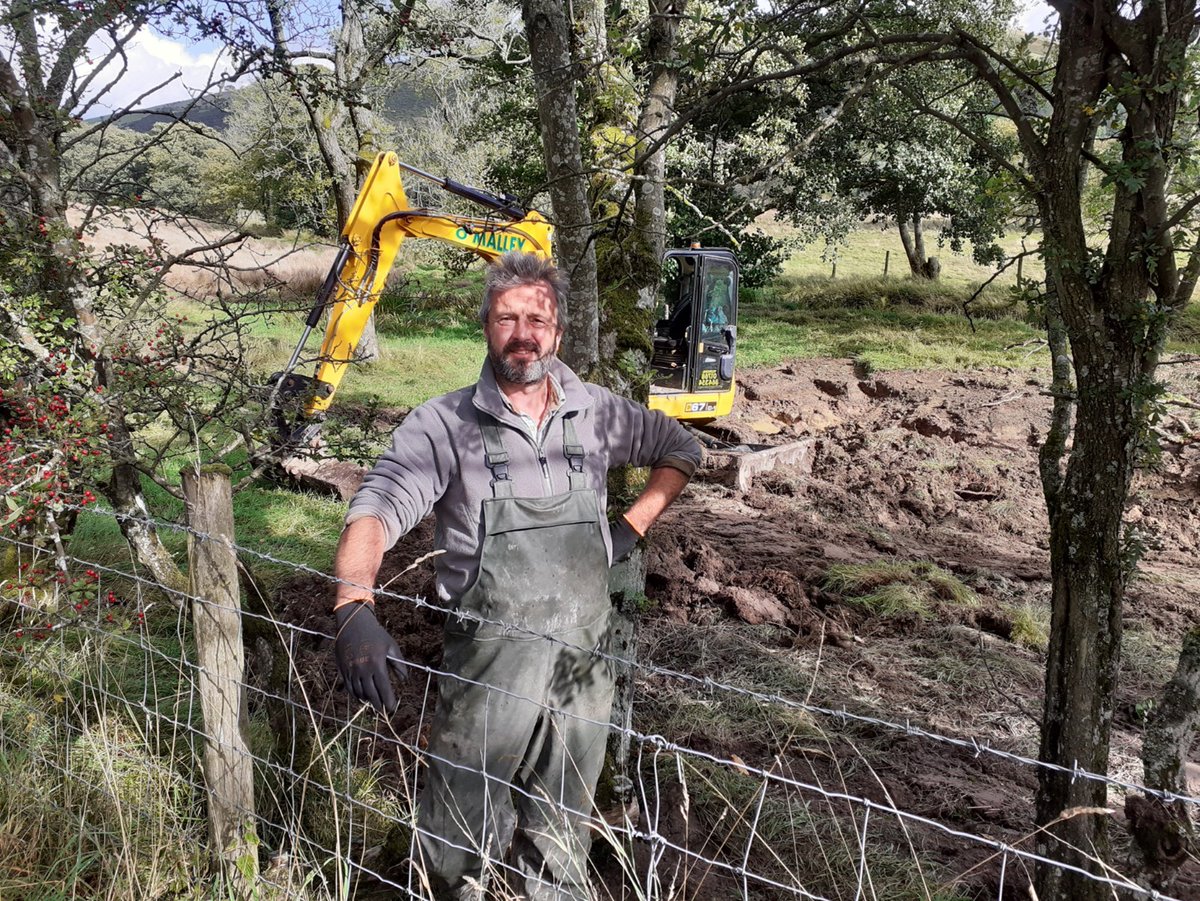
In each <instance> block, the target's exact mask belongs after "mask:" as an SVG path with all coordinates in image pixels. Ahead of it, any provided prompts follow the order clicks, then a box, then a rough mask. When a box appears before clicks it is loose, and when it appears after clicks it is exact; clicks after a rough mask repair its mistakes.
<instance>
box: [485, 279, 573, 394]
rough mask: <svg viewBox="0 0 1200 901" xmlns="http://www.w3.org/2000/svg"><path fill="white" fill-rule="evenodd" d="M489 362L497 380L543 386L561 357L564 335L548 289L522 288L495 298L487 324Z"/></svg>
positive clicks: (527, 286)
mask: <svg viewBox="0 0 1200 901" xmlns="http://www.w3.org/2000/svg"><path fill="white" fill-rule="evenodd" d="M483 334H484V337H486V338H487V346H488V359H489V360H491V361H492V367H493V368H494V369H495V371H496V376H497V377H498V378H499V379H501V380H502V381H506V382H509V383H511V384H514V385H532V384H534V383H535V382H540V381H541V380H542V379H544V378H545V377H546V375H547V373H549V371H550V361H551V360H552V359H554V355H555V354H556V353H558V345H559V342H560V341H561V340H562V331H561V330H560V329H559V327H558V302H557V301H556V300H555V299H554V291H553V290H552V289H551V288H550V286H549V285H547V284H544V283H539V284H536V285H520V286H518V287H516V288H509V289H508V290H507V291H504V292H501V293H500V294H497V295H496V296H495V297H493V298H492V308H491V309H490V310H489V311H488V318H487V322H486V323H484V326H483Z"/></svg>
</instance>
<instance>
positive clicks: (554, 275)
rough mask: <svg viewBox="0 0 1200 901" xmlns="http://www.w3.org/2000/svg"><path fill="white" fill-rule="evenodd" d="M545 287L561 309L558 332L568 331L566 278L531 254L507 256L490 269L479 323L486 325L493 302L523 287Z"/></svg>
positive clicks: (484, 286) (559, 310) (543, 260)
mask: <svg viewBox="0 0 1200 901" xmlns="http://www.w3.org/2000/svg"><path fill="white" fill-rule="evenodd" d="M538 284H546V285H548V286H549V287H550V290H551V291H553V292H554V300H555V304H556V306H557V308H558V328H559V331H566V328H567V291H568V290H569V286H568V284H567V277H566V275H564V274H563V272H562V270H561V269H559V268H558V267H557V266H555V265H554V264H553V263H552V262H550V261H549V260H547V259H545V258H544V257H539V256H537V255H535V254H532V253H506V254H504V255H503V256H502V257H500V258H499V259H498V260H496V262H494V263H492V264H491V265H490V266H488V268H487V275H485V276H484V280H483V303H482V304H481V305H480V307H479V321H480V322H482V323H483V324H484V325H487V318H488V313H489V312H490V311H491V309H492V298H494V297H495V296H496V295H497V294H503V293H504V292H505V291H508V290H510V289H512V288H519V287H521V286H522V285H538Z"/></svg>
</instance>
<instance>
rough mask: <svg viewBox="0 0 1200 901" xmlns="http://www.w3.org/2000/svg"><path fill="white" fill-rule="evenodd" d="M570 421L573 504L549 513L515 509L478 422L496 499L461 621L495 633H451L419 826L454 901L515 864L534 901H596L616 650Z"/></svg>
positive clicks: (502, 466)
mask: <svg viewBox="0 0 1200 901" xmlns="http://www.w3.org/2000/svg"><path fill="white" fill-rule="evenodd" d="M572 415H573V414H568V415H567V416H566V418H564V420H563V445H564V453H565V455H566V458H567V461H568V464H569V479H570V482H569V490H568V491H567V492H565V493H563V494H556V495H551V496H548V497H513V494H512V482H511V481H510V479H509V475H508V454H507V452H506V451H505V450H504V443H503V441H502V440H501V435H500V428H499V427H497V426H496V425H495V424H494V423H492V422H491V421H490V419H487V417H486V416H484V417H481V418H482V419H486V420H487V421H482V422H481V424H480V428H481V429H482V431H483V442H484V449H485V452H486V454H487V466H488V468H489V469H490V470H491V473H492V497H491V498H489V499H487V500H485V501H484V502H483V515H482V526H483V537H482V541H481V544H480V564H479V577H478V579H477V581H476V582H475V584H474V585H472V586H471V587H470V588H468V589H467V590H466V592H465V593H464V594H463V596H462V598H461V600H460V601H459V605H458V608H457V609H458V610H459V611H460V612H461V613H471V614H475V615H477V616H478V617H480V618H482V619H484V620H487V621H488V622H479V621H478V620H476V619H468V618H465V617H463V616H461V615H458V616H456V615H454V614H452V615H451V617H450V619H449V620H448V622H447V625H446V637H445V642H446V644H445V658H444V669H445V670H446V671H447V672H448V673H450V674H451V675H450V676H449V677H442V679H441V681H440V683H439V686H438V691H439V696H438V706H437V713H436V714H435V717H434V722H433V729H432V732H431V737H430V742H429V749H428V755H427V756H428V763H429V769H428V772H427V775H426V783H425V789H424V791H423V792H422V794H421V799H420V809H419V813H418V822H417V825H418V829H419V841H420V846H421V852H422V854H423V859H424V863H425V865H426V866H427V868H428V871H429V872H430V873H431V874H434V875H436V876H438V877H440V878H441V879H442V880H444V881H445V884H446V886H447V887H448V889H449V891H450V897H458V898H478V897H481V894H480V893H479V892H478V890H477V889H473V888H472V883H474V884H475V885H478V884H481V883H482V882H483V881H484V880H485V879H486V876H487V874H486V873H485V861H486V860H487V859H492V860H497V859H501V858H504V857H506V856H507V859H508V860H509V862H510V863H511V865H512V866H514V867H515V868H516V869H517V870H518V871H519V872H520V873H521V874H522V875H523V877H524V882H525V885H524V886H523V888H524V891H525V896H526V897H527V898H529V899H530V901H535V899H536V901H543V899H556V901H558V899H562V901H567V899H571V901H576V899H588V898H591V897H592V892H591V890H590V889H589V887H588V878H587V872H586V864H587V851H588V846H589V844H590V841H591V835H590V832H589V829H588V826H587V822H586V821H587V819H589V818H590V817H591V816H592V793H593V791H594V789H595V786H596V780H597V779H598V778H599V775H600V769H601V766H602V764H603V762H604V750H605V742H606V739H607V732H608V721H609V711H610V708H611V706H612V685H613V676H612V672H613V668H612V664H611V661H609V660H605V659H602V658H601V657H599V656H598V655H597V654H596V653H595V652H596V651H598V650H600V649H602V647H604V646H605V641H606V638H607V630H608V621H609V613H610V601H609V594H608V552H607V550H606V548H605V544H604V536H603V531H602V530H603V528H604V525H603V523H601V522H600V513H599V506H598V499H597V496H596V492H595V490H594V489H592V488H590V487H588V485H587V482H586V477H585V475H584V470H583V459H584V451H583V447H582V446H581V445H580V444H579V442H578V438H577V437H576V432H575V428H574V425H573V424H572V421H571V416H572ZM541 636H551V637H552V639H555V640H550V639H548V638H544V637H541ZM514 799H515V802H516V803H515V805H514ZM510 849H511V850H510Z"/></svg>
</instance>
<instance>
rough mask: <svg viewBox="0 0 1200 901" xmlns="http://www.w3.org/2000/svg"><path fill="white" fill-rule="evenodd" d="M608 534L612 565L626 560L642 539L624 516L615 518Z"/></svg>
mask: <svg viewBox="0 0 1200 901" xmlns="http://www.w3.org/2000/svg"><path fill="white" fill-rule="evenodd" d="M609 534H610V535H611V536H612V548H613V563H620V562H621V561H622V560H628V559H629V555H630V554H632V553H633V549H634V548H635V547H637V543H638V541H640V540H641V538H642V536H641V535H639V534H638V533H637V531H635V530H634V528H633V526H631V525H630V524H629V520H627V519H626V518H625V517H624V516H618V517H617V518H616V521H615V522H613V524H612V526H611V527H610V528H609Z"/></svg>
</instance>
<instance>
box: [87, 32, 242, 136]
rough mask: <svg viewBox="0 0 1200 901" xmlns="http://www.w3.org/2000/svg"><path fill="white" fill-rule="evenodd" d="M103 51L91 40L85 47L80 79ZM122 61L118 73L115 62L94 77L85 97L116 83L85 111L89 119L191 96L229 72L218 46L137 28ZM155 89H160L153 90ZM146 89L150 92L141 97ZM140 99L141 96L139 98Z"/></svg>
mask: <svg viewBox="0 0 1200 901" xmlns="http://www.w3.org/2000/svg"><path fill="white" fill-rule="evenodd" d="M108 52H109V46H108V45H107V44H105V43H102V39H100V38H97V39H95V40H93V42H92V43H91V44H89V46H88V54H89V56H90V58H91V62H90V63H81V64H80V66H79V72H80V75H81V77H82V76H83V75H84V74H86V73H88V72H90V71H91V70H92V69H93V68H94V67H95V66H96V65H98V64H99V62H100V61H101V60H103V59H104V58H105V56H106V55H107V54H108ZM125 56H126V58H127V60H128V64H127V68H126V71H125V72H124V73H123V74H121V61H120V60H115V61H113V62H112V63H109V65H108V66H106V67H105V69H104V71H102V72H101V73H100V74H99V75H98V76H96V79H95V80H94V81H93V83H92V92H91V96H95V92H96V91H97V90H100V89H101V88H103V86H104V85H107V84H108V83H109V82H110V81H112V80H113V79H114V78H116V79H117V81H116V83H115V84H114V85H113V86H112V87H111V88H109V89H108V90H106V91H105V92H104V95H103V96H102V97H99V98H98V99H97V100H96V103H95V105H94V106H92V107H91V108H90V109H89V110H88V115H89V116H96V115H103V114H105V113H109V112H112V111H113V110H119V109H124V108H125V107H127V106H129V105H130V104H132V103H134V102H135V101H136V102H137V105H138V106H139V107H147V106H157V105H160V104H163V103H173V102H175V101H177V100H184V99H187V98H189V97H194V96H195V95H196V94H197V93H198V92H200V91H201V90H203V89H204V87H205V86H206V85H207V84H209V82H210V80H212V79H215V78H217V77H219V76H220V75H222V74H225V73H227V72H228V71H229V68H230V66H229V63H228V59H227V58H225V57H224V55H223V54H222V53H221V48H220V47H219V46H218V45H215V44H211V45H208V46H205V45H201V44H190V43H185V42H182V41H178V40H175V39H173V38H168V37H164V36H163V35H161V34H158V33H157V32H155V31H153V30H152V29H150V28H144V29H142V30H141V31H140V32H138V33H137V34H136V35H135V36H134V37H133V39H132V40H131V41H130V42H129V43H128V44H127V45H126V47H125ZM118 75H120V77H119V78H117V76H118ZM159 85H163V86H162V87H157V86H159ZM152 88H154V89H155V90H153V91H152V92H151V93H149V94H146V92H147V91H150V90H151V89H152ZM143 94H146V96H145V97H142V95H143ZM138 98H142V99H140V100H139V99H138Z"/></svg>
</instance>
